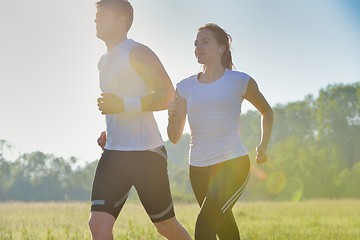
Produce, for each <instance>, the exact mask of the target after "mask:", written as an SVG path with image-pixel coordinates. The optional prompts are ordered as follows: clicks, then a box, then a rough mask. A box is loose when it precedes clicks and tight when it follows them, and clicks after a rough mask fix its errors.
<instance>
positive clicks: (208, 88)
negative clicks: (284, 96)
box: [177, 69, 250, 167]
mask: <svg viewBox="0 0 360 240" xmlns="http://www.w3.org/2000/svg"><path fill="white" fill-rule="evenodd" d="M249 79H250V76H249V75H247V74H246V73H242V72H237V71H232V70H228V69H226V71H225V73H224V75H223V76H222V77H221V78H220V79H218V80H216V81H214V82H212V83H201V82H199V80H198V78H197V75H194V76H191V77H189V78H186V79H184V80H182V81H181V82H179V83H178V84H177V91H178V93H179V95H180V96H181V97H182V98H184V99H185V100H186V104H187V114H188V121H189V125H190V130H191V146H190V156H189V162H190V165H192V166H198V167H202V166H210V165H214V164H217V163H220V162H224V161H226V160H230V159H233V158H237V157H241V156H245V155H247V154H248V151H247V149H246V147H245V145H244V142H243V140H242V138H241V134H240V129H239V123H240V113H241V105H242V102H243V100H244V95H245V93H246V89H247V85H248V82H249Z"/></svg>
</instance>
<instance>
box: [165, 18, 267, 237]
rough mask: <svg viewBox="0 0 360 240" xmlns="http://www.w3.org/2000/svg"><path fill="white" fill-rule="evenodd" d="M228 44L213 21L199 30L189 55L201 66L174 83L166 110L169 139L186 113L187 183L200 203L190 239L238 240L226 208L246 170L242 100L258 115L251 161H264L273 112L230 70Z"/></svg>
mask: <svg viewBox="0 0 360 240" xmlns="http://www.w3.org/2000/svg"><path fill="white" fill-rule="evenodd" d="M230 43H231V37H230V35H229V34H227V33H226V32H225V31H224V30H223V29H222V28H220V27H219V26H217V25H215V24H207V25H205V26H203V27H200V28H199V30H198V33H197V37H196V40H195V56H196V58H197V60H198V62H199V63H200V64H202V65H203V70H202V71H201V72H200V73H199V74H197V75H193V76H190V77H189V78H186V79H184V80H182V81H181V82H180V83H178V84H177V92H176V99H175V100H174V101H173V102H172V103H171V104H170V106H169V110H168V114H169V123H168V128H167V131H168V136H169V139H170V141H171V142H173V143H176V142H178V141H179V140H180V138H181V136H182V133H183V129H184V125H185V119H186V115H187V116H188V121H189V125H190V129H191V150H190V157H189V158H190V159H189V161H190V170H189V172H190V181H191V185H192V188H193V191H194V194H195V197H196V199H197V201H198V204H199V206H200V207H201V210H200V213H199V214H198V217H197V221H196V227H195V239H196V240H216V236H218V237H219V238H220V239H222V240H225V239H226V240H235V239H236V240H238V239H240V233H239V230H238V227H237V224H236V221H235V218H234V215H233V213H232V207H233V206H234V204H235V203H236V201H237V200H238V199H239V197H240V195H241V194H242V192H243V190H244V188H245V185H246V182H247V180H248V178H249V173H250V160H249V156H248V151H247V149H246V147H245V145H244V143H243V140H242V138H241V135H240V133H239V118H240V113H241V104H242V102H243V100H244V99H246V100H247V101H249V102H250V103H251V104H252V105H254V106H255V108H256V109H257V110H258V111H259V112H260V113H261V116H262V118H261V140H260V144H259V145H258V147H257V148H256V160H257V162H258V163H259V164H260V163H263V162H266V161H267V156H266V149H267V146H268V143H269V138H270V134H271V129H272V124H273V111H272V108H271V107H270V105H269V104H268V102H267V101H266V99H265V98H264V96H263V95H262V94H261V92H260V91H259V89H258V86H257V83H256V82H255V80H254V79H253V78H251V77H250V76H249V75H247V74H246V73H242V72H238V71H233V70H232V68H233V63H232V57H231V51H230Z"/></svg>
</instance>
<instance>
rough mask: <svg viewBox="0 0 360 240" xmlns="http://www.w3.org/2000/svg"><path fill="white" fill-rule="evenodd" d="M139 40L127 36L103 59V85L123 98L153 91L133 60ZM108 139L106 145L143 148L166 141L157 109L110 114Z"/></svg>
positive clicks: (99, 65)
mask: <svg viewBox="0 0 360 240" xmlns="http://www.w3.org/2000/svg"><path fill="white" fill-rule="evenodd" d="M137 44H138V43H137V42H135V41H134V40H132V39H126V40H124V41H123V42H121V43H119V44H118V45H117V46H116V47H114V48H112V49H110V50H109V51H108V52H107V53H106V54H104V55H103V56H102V57H101V58H100V61H99V64H98V68H99V79H100V89H101V91H102V92H103V93H112V94H115V95H117V96H119V97H120V98H126V97H143V96H145V95H149V94H151V93H153V90H152V89H151V88H149V86H148V85H147V84H146V82H145V81H144V80H143V79H142V78H141V76H140V75H139V74H138V73H136V72H135V71H134V70H133V69H132V67H131V65H130V60H129V55H130V52H131V50H132V48H133V47H134V46H135V45H137ZM106 128H107V141H106V145H105V149H108V150H119V151H136V150H138V151H141V150H149V149H154V148H157V147H159V146H161V145H163V144H164V143H163V140H162V138H161V134H160V132H159V129H158V126H157V124H156V121H155V118H154V115H153V112H139V113H128V112H123V113H119V114H106Z"/></svg>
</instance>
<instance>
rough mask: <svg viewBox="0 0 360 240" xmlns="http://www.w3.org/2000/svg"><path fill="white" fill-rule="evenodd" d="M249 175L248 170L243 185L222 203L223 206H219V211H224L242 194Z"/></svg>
mask: <svg viewBox="0 0 360 240" xmlns="http://www.w3.org/2000/svg"><path fill="white" fill-rule="evenodd" d="M249 176H250V172H249V173H248V175H247V177H246V180H245V182H244V183H243V185H242V186H241V187H240V188H239V189H238V190H237V191H236V192H235V193H234V195H232V196H231V198H230V199H229V200H228V201H227V202H226V203H225V204H224V206H223V207H222V208H221V211H222V212H223V213H224V212H226V210H227V209H228V208H229V207H230V206H231V204H233V203H234V202H235V201H236V200H237V199H238V198H239V197H240V195H241V194H242V192H243V191H244V189H245V185H246V183H247V181H248V179H249Z"/></svg>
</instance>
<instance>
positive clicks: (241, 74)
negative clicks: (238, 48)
mask: <svg viewBox="0 0 360 240" xmlns="http://www.w3.org/2000/svg"><path fill="white" fill-rule="evenodd" d="M227 73H228V76H229V77H230V78H233V79H237V80H243V81H248V80H249V79H250V75H249V74H247V73H246V72H240V71H234V70H227Z"/></svg>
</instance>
